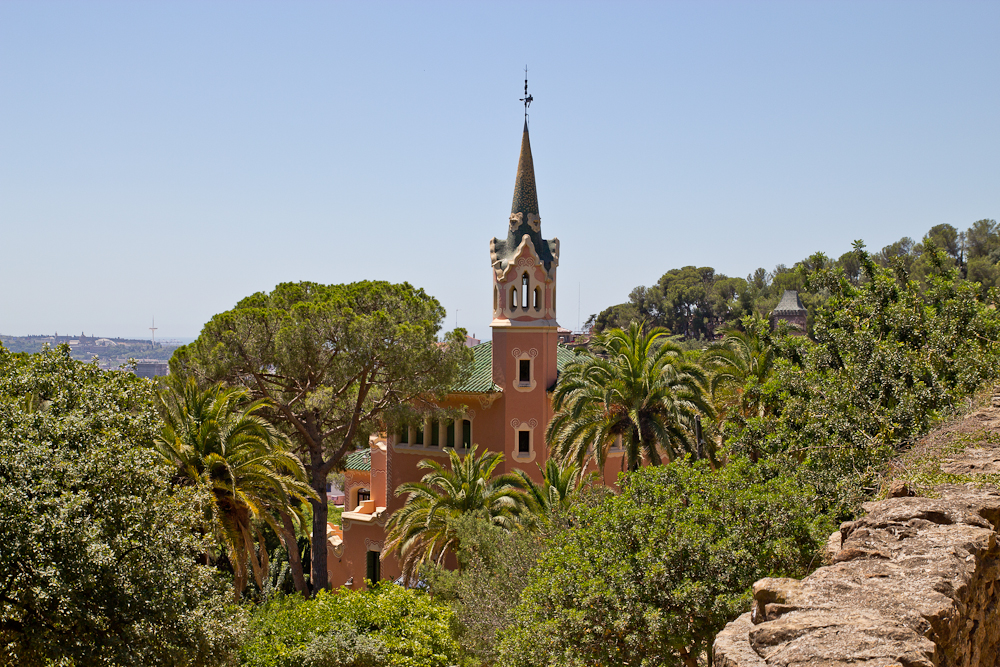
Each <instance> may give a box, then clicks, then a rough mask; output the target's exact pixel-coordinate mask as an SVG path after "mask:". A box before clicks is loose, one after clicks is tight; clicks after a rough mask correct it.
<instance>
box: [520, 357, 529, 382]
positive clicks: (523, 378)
mask: <svg viewBox="0 0 1000 667" xmlns="http://www.w3.org/2000/svg"><path fill="white" fill-rule="evenodd" d="M517 381H518V382H520V383H521V384H530V383H531V359H521V360H520V361H519V362H517Z"/></svg>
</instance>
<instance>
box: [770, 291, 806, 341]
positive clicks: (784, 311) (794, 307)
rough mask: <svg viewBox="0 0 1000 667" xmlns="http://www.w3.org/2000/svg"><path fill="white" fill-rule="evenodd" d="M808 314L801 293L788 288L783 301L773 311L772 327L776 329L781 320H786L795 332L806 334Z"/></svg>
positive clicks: (782, 298)
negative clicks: (800, 296)
mask: <svg viewBox="0 0 1000 667" xmlns="http://www.w3.org/2000/svg"><path fill="white" fill-rule="evenodd" d="M808 314H809V313H808V311H806V307H805V306H803V305H802V299H800V298H799V293H798V292H797V291H795V290H792V289H786V290H785V293H784V294H783V295H782V297H781V301H779V302H778V305H777V306H775V307H774V310H772V311H771V328H772V329H774V328H775V327H776V326H778V321H779V320H785V321H786V322H788V323H789V324H790V325H792V333H793V334H795V335H797V336H805V335H806V319H807V317H808Z"/></svg>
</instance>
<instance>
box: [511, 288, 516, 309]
mask: <svg viewBox="0 0 1000 667" xmlns="http://www.w3.org/2000/svg"><path fill="white" fill-rule="evenodd" d="M510 309H511V310H516V309H517V288H516V287H511V288H510Z"/></svg>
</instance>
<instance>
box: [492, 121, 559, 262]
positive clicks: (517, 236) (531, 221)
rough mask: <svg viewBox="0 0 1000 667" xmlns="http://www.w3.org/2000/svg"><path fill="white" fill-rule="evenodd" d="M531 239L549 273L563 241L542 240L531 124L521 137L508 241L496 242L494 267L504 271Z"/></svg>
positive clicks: (494, 245) (526, 124) (556, 259)
mask: <svg viewBox="0 0 1000 667" xmlns="http://www.w3.org/2000/svg"><path fill="white" fill-rule="evenodd" d="M525 236H527V237H528V238H529V240H530V243H531V245H532V246H533V247H534V249H535V254H536V255H537V256H538V259H539V260H541V263H542V264H543V265H544V266H545V270H546V271H547V270H549V269H550V268H551V267H552V264H553V262H556V263H558V255H559V241H556V240H554V239H553V240H552V241H546V240H545V239H543V238H542V229H541V220H540V219H539V215H538V191H537V190H536V189H535V164H534V162H533V161H532V159H531V140H530V139H529V138H528V123H527V121H525V123H524V132H523V133H522V135H521V157H520V158H519V159H518V161H517V178H516V179H515V181H514V201H513V203H512V204H511V207H510V220H509V224H508V227H507V238H506V239H493V240H492V241H491V242H490V254H491V255H492V256H493V260H492V261H493V262H494V266H496V267H498V268H499V269H501V270H503V269H506V268H507V264H508V263H509V262H510V260H511V258H512V257H513V256H514V254H515V253H516V252H517V248H518V247H519V246H520V244H521V241H522V240H523V239H524V237H525ZM497 262H499V264H498V263H497Z"/></svg>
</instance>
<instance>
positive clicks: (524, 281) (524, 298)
mask: <svg viewBox="0 0 1000 667" xmlns="http://www.w3.org/2000/svg"><path fill="white" fill-rule="evenodd" d="M521 308H524V309H525V310H527V309H528V272H527V271H525V272H524V275H523V276H521Z"/></svg>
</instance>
